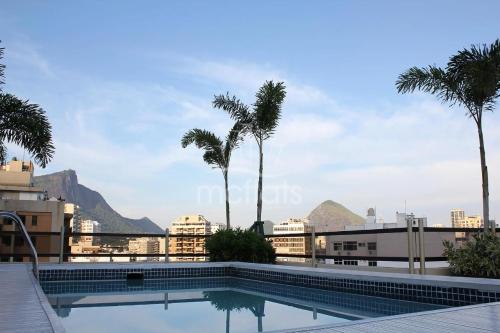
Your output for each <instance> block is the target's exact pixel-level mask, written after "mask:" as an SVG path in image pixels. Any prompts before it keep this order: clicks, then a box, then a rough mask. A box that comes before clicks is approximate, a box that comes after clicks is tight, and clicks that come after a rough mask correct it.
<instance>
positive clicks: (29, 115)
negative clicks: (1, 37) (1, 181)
mask: <svg viewBox="0 0 500 333" xmlns="http://www.w3.org/2000/svg"><path fill="white" fill-rule="evenodd" d="M3 51H4V48H0V59H2V58H3ZM4 69H5V65H3V64H0V162H1V163H5V160H6V158H7V147H6V146H5V142H12V143H15V144H17V145H19V146H21V147H23V148H24V149H26V150H27V151H28V152H29V153H30V154H31V155H33V157H34V159H35V162H36V163H37V164H38V165H40V166H41V167H42V168H45V166H46V165H47V163H48V162H49V161H50V160H51V159H52V156H53V155H54V145H53V143H52V133H51V130H52V129H51V126H50V123H49V121H48V119H47V116H46V114H45V111H44V110H43V109H42V108H41V107H40V106H38V105H37V104H30V103H29V101H28V100H20V99H19V98H17V97H16V96H14V95H12V94H7V93H4V92H3V91H2V84H3V83H4V82H3V79H4Z"/></svg>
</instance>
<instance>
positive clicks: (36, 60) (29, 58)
mask: <svg viewBox="0 0 500 333" xmlns="http://www.w3.org/2000/svg"><path fill="white" fill-rule="evenodd" d="M18 37H19V38H18V39H17V40H16V41H15V42H13V43H11V44H8V49H7V51H6V54H5V56H6V58H7V60H8V62H11V61H12V62H13V63H15V64H19V65H20V66H25V65H27V66H29V67H31V68H33V69H35V70H37V71H38V72H40V73H41V74H42V75H44V76H46V77H48V78H55V77H56V74H55V70H54V68H53V65H52V64H50V63H49V61H48V60H47V59H46V58H45V57H44V56H43V55H42V54H41V52H40V49H39V48H38V47H37V46H36V45H35V44H34V43H32V42H31V41H30V40H29V39H27V38H26V37H25V36H20V35H18Z"/></svg>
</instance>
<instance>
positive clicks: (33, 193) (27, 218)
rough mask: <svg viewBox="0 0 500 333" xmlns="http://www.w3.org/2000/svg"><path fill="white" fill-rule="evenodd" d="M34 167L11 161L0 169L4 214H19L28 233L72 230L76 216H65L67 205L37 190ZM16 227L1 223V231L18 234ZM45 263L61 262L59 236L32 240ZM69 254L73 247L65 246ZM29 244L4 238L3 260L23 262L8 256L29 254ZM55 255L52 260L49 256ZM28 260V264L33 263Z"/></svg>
mask: <svg viewBox="0 0 500 333" xmlns="http://www.w3.org/2000/svg"><path fill="white" fill-rule="evenodd" d="M33 172H34V166H33V163H31V162H26V161H10V162H8V163H7V164H5V165H2V166H1V167H0V210H5V211H11V212H15V213H17V215H19V217H20V218H21V220H22V221H23V223H24V225H25V227H26V229H27V231H28V233H31V232H60V231H61V228H62V227H63V226H65V228H68V227H69V223H70V220H71V218H72V215H71V214H70V213H69V212H65V209H64V208H65V207H64V201H61V200H57V199H55V198H52V199H49V198H48V197H47V194H46V192H45V191H44V189H42V188H38V187H34V186H33ZM14 230H17V229H15V225H14V224H13V223H12V222H11V221H8V220H2V221H0V233H1V231H14ZM31 239H32V242H33V244H34V245H35V247H36V249H37V252H38V253H40V254H44V255H43V256H40V261H41V262H44V261H45V262H46V261H50V262H57V261H58V258H57V256H58V253H59V251H60V239H59V237H57V236H45V235H44V236H42V235H36V236H31ZM64 246H65V249H64V250H65V252H69V251H70V249H69V244H65V245H64ZM28 252H29V250H28V248H27V244H25V242H24V240H23V238H22V237H21V236H17V235H16V236H15V235H2V237H1V241H0V260H2V261H21V260H23V258H22V257H13V256H8V255H7V254H13V253H28ZM49 254H53V255H54V256H52V257H48V256H46V255H49ZM29 260H30V259H29V258H27V257H26V258H24V261H29Z"/></svg>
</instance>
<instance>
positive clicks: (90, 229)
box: [80, 220, 101, 246]
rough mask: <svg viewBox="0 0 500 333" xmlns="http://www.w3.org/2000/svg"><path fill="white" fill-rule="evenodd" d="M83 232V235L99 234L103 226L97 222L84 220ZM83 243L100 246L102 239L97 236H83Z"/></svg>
mask: <svg viewBox="0 0 500 333" xmlns="http://www.w3.org/2000/svg"><path fill="white" fill-rule="evenodd" d="M80 225H81V232H82V233H99V232H101V224H100V223H99V222H97V221H92V220H83V221H82V222H81V224H80ZM81 242H84V243H88V244H91V245H93V246H98V245H99V244H100V242H101V239H100V237H97V236H82V237H81Z"/></svg>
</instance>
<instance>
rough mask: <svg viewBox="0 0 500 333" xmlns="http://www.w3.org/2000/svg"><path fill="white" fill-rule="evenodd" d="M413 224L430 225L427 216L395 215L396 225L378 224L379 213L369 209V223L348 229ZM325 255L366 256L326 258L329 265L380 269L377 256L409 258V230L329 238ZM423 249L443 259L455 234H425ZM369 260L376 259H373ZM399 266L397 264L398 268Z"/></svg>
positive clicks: (367, 220)
mask: <svg viewBox="0 0 500 333" xmlns="http://www.w3.org/2000/svg"><path fill="white" fill-rule="evenodd" d="M408 222H410V223H411V225H412V226H413V227H418V225H419V223H422V224H423V226H424V227H426V226H427V218H426V217H416V216H415V214H413V213H411V214H406V213H400V212H396V222H391V223H385V222H379V220H378V219H377V217H376V211H375V209H373V208H370V209H368V212H367V216H366V223H365V224H362V225H354V226H346V227H345V230H377V229H393V228H403V229H405V228H406V227H407V223H408ZM326 239H327V240H326V254H327V255H330V256H343V257H349V256H352V257H355V256H358V257H367V259H366V260H358V259H348V258H342V259H327V260H326V261H325V262H326V263H327V264H337V265H353V266H378V265H381V264H382V265H384V263H383V262H378V261H377V260H376V258H375V257H377V256H378V257H407V256H408V235H407V232H406V230H405V231H401V232H397V233H373V234H355V235H335V236H327V237H326ZM424 240H425V242H424V248H425V253H426V256H429V257H431V256H432V257H441V256H442V252H443V248H442V245H441V244H442V242H443V241H444V240H449V241H454V240H455V237H454V233H452V232H449V233H438V232H426V234H425V239H424ZM418 243H419V242H418V234H417V233H414V241H413V244H414V248H413V253H419V252H418V251H419V244H418ZM369 257H374V259H373V260H370V259H369ZM396 266H397V265H396Z"/></svg>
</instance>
